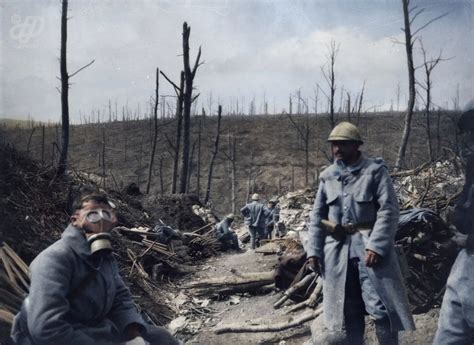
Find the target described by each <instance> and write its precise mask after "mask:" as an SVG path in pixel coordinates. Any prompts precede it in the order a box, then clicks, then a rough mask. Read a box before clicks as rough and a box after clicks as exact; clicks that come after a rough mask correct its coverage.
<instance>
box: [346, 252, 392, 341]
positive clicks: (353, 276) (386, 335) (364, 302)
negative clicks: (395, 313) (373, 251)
mask: <svg viewBox="0 0 474 345" xmlns="http://www.w3.org/2000/svg"><path fill="white" fill-rule="evenodd" d="M366 312H367V314H369V315H370V316H371V317H372V318H373V319H374V321H375V327H376V335H377V339H378V340H379V343H380V344H383V345H392V344H398V333H397V332H391V330H390V321H389V318H388V312H387V310H386V308H385V306H384V304H383V303H382V301H381V300H380V297H379V296H378V294H377V291H376V290H375V288H374V286H373V284H372V283H371V282H370V280H369V276H368V274H367V269H366V267H365V264H364V263H363V262H360V261H359V259H350V260H349V263H348V266H347V278H346V289H345V301H344V323H345V331H346V335H347V338H348V342H349V344H351V345H357V344H363V343H364V331H365V320H364V315H365V313H366Z"/></svg>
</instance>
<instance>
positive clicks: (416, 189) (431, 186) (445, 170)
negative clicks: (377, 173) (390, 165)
mask: <svg viewBox="0 0 474 345" xmlns="http://www.w3.org/2000/svg"><path fill="white" fill-rule="evenodd" d="M461 166H462V164H461V161H460V160H459V159H458V158H452V159H449V160H445V161H437V162H434V163H432V164H424V165H422V166H420V167H418V168H416V169H413V170H409V171H401V172H397V173H393V174H392V177H394V185H395V190H396V191H397V194H398V198H399V202H400V207H401V208H402V209H406V208H412V207H424V208H429V209H431V210H433V211H435V212H437V213H439V214H442V215H443V216H444V213H445V211H446V209H447V207H448V206H450V205H453V204H454V202H455V201H456V198H457V197H458V196H459V195H460V194H461V191H462V188H463V185H464V175H463V173H462V168H461Z"/></svg>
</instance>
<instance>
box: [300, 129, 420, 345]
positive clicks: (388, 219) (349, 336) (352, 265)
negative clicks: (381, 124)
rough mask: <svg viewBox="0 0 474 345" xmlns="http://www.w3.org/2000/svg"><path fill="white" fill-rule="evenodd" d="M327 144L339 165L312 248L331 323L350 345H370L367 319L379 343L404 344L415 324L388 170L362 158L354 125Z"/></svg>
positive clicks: (323, 187)
mask: <svg viewBox="0 0 474 345" xmlns="http://www.w3.org/2000/svg"><path fill="white" fill-rule="evenodd" d="M328 141H329V142H330V143H331V149H332V153H333V155H334V158H335V159H334V163H333V164H332V165H331V166H329V167H328V168H327V169H326V170H324V171H323V172H322V174H321V178H320V184H319V189H318V193H317V195H316V200H315V202H314V206H313V210H312V212H311V222H310V227H309V239H308V248H307V256H308V264H309V265H310V267H313V269H315V270H320V271H321V275H322V278H323V294H324V300H323V308H324V314H323V315H324V324H325V326H326V327H327V329H328V330H329V331H344V335H345V337H346V342H345V343H344V344H350V345H354V344H363V340H364V329H365V321H364V314H365V313H368V314H369V315H370V316H371V317H372V319H374V320H375V327H376V334H377V338H378V340H379V343H380V344H382V345H392V344H398V331H401V330H413V329H414V328H415V325H414V322H413V318H412V315H411V313H410V309H409V305H408V299H407V295H406V292H405V287H404V282H403V277H402V274H401V270H400V267H399V263H398V260H397V254H396V252H395V246H394V237H395V233H396V230H397V224H398V216H399V206H398V200H397V197H396V195H395V190H394V188H393V185H392V181H391V179H390V176H389V174H388V169H387V166H386V165H385V163H384V162H383V160H382V159H371V158H368V157H366V156H365V155H364V154H363V153H361V152H360V151H359V147H360V145H362V144H363V141H362V139H361V135H360V133H359V130H358V128H357V127H356V126H354V125H352V124H350V123H348V122H342V123H340V124H338V125H337V126H336V127H334V129H333V130H332V132H331V134H330V135H329V138H328ZM313 336H314V337H316V338H317V335H313ZM315 340H318V344H319V343H320V342H319V339H315ZM321 343H324V344H327V343H331V342H330V341H328V340H327V339H325V340H322V341H321ZM338 344H339V342H338Z"/></svg>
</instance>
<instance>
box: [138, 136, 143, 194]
mask: <svg viewBox="0 0 474 345" xmlns="http://www.w3.org/2000/svg"><path fill="white" fill-rule="evenodd" d="M142 157H143V136H142V137H141V139H140V151H139V153H138V158H137V159H138V162H137V163H138V169H137V187H138V188H140V182H141V176H142Z"/></svg>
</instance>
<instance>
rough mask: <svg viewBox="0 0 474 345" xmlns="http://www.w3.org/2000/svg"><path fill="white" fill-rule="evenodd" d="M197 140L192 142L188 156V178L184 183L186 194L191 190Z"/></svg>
mask: <svg viewBox="0 0 474 345" xmlns="http://www.w3.org/2000/svg"><path fill="white" fill-rule="evenodd" d="M196 143H197V140H194V142H193V146H192V148H191V155H190V156H189V169H188V176H187V181H186V193H189V192H190V190H191V175H192V173H193V164H194V151H195V149H196Z"/></svg>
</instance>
